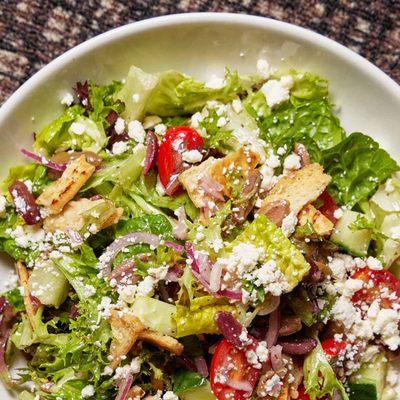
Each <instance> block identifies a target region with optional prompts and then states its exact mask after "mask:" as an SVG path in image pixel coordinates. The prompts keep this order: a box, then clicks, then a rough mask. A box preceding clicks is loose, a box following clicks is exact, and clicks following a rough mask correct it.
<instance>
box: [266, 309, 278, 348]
mask: <svg viewBox="0 0 400 400" xmlns="http://www.w3.org/2000/svg"><path fill="white" fill-rule="evenodd" d="M280 319H281V315H280V310H279V307H278V308H277V309H276V310H275V311H273V312H272V313H271V314H270V315H269V325H268V331H267V337H266V339H265V340H266V342H267V347H268V348H269V349H270V348H271V347H272V346H274V345H275V344H276V342H277V340H278V334H279V325H280Z"/></svg>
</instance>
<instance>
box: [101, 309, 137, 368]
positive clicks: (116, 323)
mask: <svg viewBox="0 0 400 400" xmlns="http://www.w3.org/2000/svg"><path fill="white" fill-rule="evenodd" d="M108 320H109V322H110V325H111V331H112V335H113V339H112V341H111V347H110V355H111V357H112V361H111V363H110V365H109V366H110V367H111V368H112V369H115V368H116V367H118V365H119V364H120V362H121V360H122V358H123V357H124V356H126V355H127V354H128V353H129V351H130V350H131V348H132V347H133V345H134V344H135V343H136V341H137V340H138V339H139V335H140V334H141V333H142V332H143V331H144V330H145V327H144V325H143V324H142V323H141V322H140V320H139V318H137V317H135V316H134V315H133V314H131V313H130V312H128V311H120V310H116V309H114V310H111V315H110V317H109V319H108Z"/></svg>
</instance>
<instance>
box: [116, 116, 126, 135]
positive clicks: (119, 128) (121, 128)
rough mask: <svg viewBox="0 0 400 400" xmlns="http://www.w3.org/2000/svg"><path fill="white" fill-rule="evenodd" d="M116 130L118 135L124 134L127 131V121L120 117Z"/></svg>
mask: <svg viewBox="0 0 400 400" xmlns="http://www.w3.org/2000/svg"><path fill="white" fill-rule="evenodd" d="M114 129H115V132H116V133H117V134H118V135H121V134H123V133H124V130H125V120H124V119H123V118H120V117H118V118H117V120H116V121H115V125H114Z"/></svg>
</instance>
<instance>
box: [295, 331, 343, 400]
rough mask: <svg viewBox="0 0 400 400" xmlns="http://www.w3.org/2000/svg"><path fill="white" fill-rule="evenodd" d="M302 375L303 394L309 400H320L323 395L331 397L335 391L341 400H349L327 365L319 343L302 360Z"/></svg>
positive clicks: (327, 362)
mask: <svg viewBox="0 0 400 400" xmlns="http://www.w3.org/2000/svg"><path fill="white" fill-rule="evenodd" d="M317 341H318V339H317ZM303 374H304V380H303V384H304V387H305V389H306V390H305V392H306V393H307V394H308V395H309V396H310V399H311V400H315V399H317V398H318V399H320V398H322V397H324V396H325V395H330V396H332V395H333V393H334V391H335V390H337V391H338V392H339V393H340V395H341V396H342V398H343V400H348V399H349V397H348V395H347V393H346V391H345V389H344V387H343V384H342V383H341V382H340V381H339V380H338V379H337V377H336V375H335V373H334V371H333V369H332V367H331V365H330V364H329V361H328V359H327V357H326V355H325V353H324V350H323V349H322V347H321V344H320V343H319V341H318V344H317V347H316V348H315V349H314V350H313V351H312V352H311V353H309V354H308V355H307V357H306V358H305V360H304V365H303Z"/></svg>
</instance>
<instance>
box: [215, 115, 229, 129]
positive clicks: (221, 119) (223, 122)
mask: <svg viewBox="0 0 400 400" xmlns="http://www.w3.org/2000/svg"><path fill="white" fill-rule="evenodd" d="M227 123H228V121H227V119H226V118H225V117H219V118H218V121H217V126H218V128H222V127H223V126H225V125H226V124H227Z"/></svg>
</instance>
